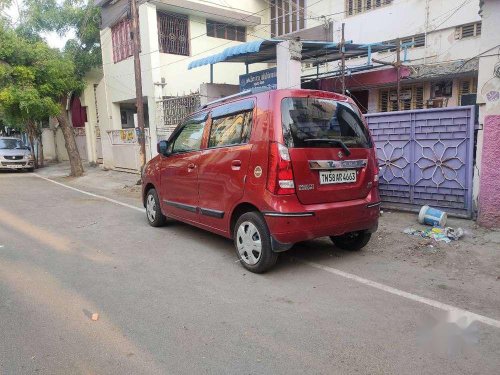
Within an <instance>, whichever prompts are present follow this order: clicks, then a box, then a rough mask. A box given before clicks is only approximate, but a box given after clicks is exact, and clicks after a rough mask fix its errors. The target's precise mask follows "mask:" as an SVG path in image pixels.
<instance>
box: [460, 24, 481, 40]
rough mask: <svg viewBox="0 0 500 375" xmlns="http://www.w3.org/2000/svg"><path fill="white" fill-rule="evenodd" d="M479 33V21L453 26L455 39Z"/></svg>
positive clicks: (470, 36)
mask: <svg viewBox="0 0 500 375" xmlns="http://www.w3.org/2000/svg"><path fill="white" fill-rule="evenodd" d="M479 35H481V22H474V23H468V24H466V25H460V26H457V27H456V28H455V39H464V38H472V37H474V36H479Z"/></svg>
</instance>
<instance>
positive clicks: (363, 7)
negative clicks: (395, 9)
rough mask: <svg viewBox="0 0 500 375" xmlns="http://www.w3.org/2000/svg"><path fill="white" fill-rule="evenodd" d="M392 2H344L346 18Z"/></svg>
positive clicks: (366, 0) (351, 0)
mask: <svg viewBox="0 0 500 375" xmlns="http://www.w3.org/2000/svg"><path fill="white" fill-rule="evenodd" d="M391 3H392V0H345V12H346V14H347V15H348V16H352V15H355V14H360V13H364V12H366V11H369V10H372V9H376V8H380V7H382V6H384V5H389V4H391Z"/></svg>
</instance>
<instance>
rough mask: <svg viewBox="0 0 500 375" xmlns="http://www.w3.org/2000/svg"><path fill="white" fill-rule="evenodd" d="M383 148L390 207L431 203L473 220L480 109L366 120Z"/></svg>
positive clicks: (379, 153)
mask: <svg viewBox="0 0 500 375" xmlns="http://www.w3.org/2000/svg"><path fill="white" fill-rule="evenodd" d="M366 118H367V120H368V124H369V127H370V130H371V131H372V134H373V138H374V140H375V144H376V148H377V157H378V159H379V166H380V193H381V197H382V200H383V202H384V206H386V207H394V208H401V209H409V210H418V209H419V208H420V207H421V206H422V205H425V204H428V205H430V206H433V207H437V208H440V209H443V210H445V211H447V212H449V213H452V214H455V215H457V216H463V217H471V216H472V166H473V147H474V139H473V137H474V107H473V106H468V107H453V108H443V109H429V110H416V111H405V112H392V113H377V114H370V115H367V116H366Z"/></svg>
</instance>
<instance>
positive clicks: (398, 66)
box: [372, 38, 403, 111]
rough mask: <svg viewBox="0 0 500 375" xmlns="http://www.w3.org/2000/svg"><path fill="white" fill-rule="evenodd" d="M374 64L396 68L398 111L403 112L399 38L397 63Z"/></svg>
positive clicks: (382, 62)
mask: <svg viewBox="0 0 500 375" xmlns="http://www.w3.org/2000/svg"><path fill="white" fill-rule="evenodd" d="M372 61H373V62H376V63H378V64H382V65H391V66H393V67H394V68H396V74H397V81H396V82H397V100H398V111H400V110H401V66H402V65H403V64H402V63H401V40H400V39H399V38H397V39H396V62H387V61H382V60H377V59H372Z"/></svg>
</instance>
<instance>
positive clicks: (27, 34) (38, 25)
mask: <svg viewBox="0 0 500 375" xmlns="http://www.w3.org/2000/svg"><path fill="white" fill-rule="evenodd" d="M11 3H12V0H0V11H1V10H2V4H3V6H4V7H5V6H8V5H9V4H11ZM17 4H18V6H20V9H19V13H20V18H19V20H18V22H17V29H16V31H17V34H18V36H19V37H22V38H24V39H25V40H29V41H31V42H32V43H37V42H40V41H42V40H43V39H42V36H43V33H44V32H50V31H56V32H57V33H58V34H59V35H61V36H66V35H67V34H68V33H69V34H73V35H74V37H73V38H71V39H69V40H68V41H67V42H66V45H65V47H64V49H63V54H62V56H63V57H64V59H65V60H67V61H70V62H71V63H72V67H71V70H72V72H73V74H74V76H73V77H69V76H66V78H68V79H69V81H68V82H66V84H65V85H66V87H68V88H75V90H76V89H78V91H80V90H82V89H83V77H84V76H85V73H87V72H88V71H89V70H91V69H92V68H94V67H96V66H100V65H101V48H100V35H99V21H100V13H99V12H100V8H98V7H96V6H95V5H94V1H93V0H89V1H85V0H23V1H22V2H17ZM11 23H12V22H11ZM75 90H73V89H72V90H71V91H66V92H65V93H63V94H62V95H61V96H60V97H59V98H58V103H59V106H60V109H61V111H60V112H59V113H58V114H57V115H55V117H56V118H57V120H58V122H59V125H60V127H61V130H62V132H63V136H64V140H65V145H66V150H67V152H68V156H69V159H70V165H71V174H72V175H74V176H80V175H82V174H83V166H82V162H81V158H80V155H79V153H78V149H77V147H76V141H75V138H74V134H73V129H72V128H71V126H70V125H69V124H70V122H69V119H68V117H67V111H65V108H66V104H67V103H68V99H69V98H71V95H73V94H78V91H75ZM28 134H29V133H28Z"/></svg>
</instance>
